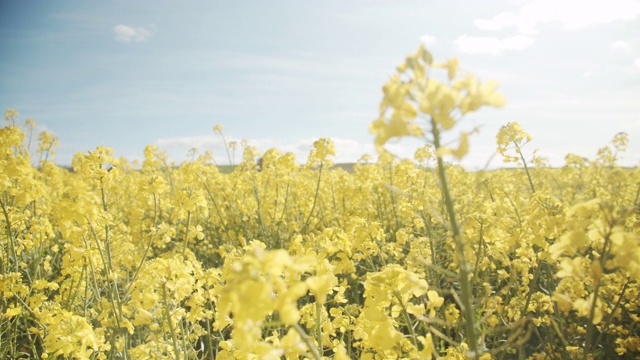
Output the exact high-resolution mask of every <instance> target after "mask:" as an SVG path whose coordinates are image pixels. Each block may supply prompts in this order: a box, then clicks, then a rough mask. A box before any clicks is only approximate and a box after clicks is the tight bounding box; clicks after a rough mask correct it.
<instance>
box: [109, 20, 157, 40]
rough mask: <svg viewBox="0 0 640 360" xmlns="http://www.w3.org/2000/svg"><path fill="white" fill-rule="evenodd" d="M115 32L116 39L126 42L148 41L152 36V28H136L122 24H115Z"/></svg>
mask: <svg viewBox="0 0 640 360" xmlns="http://www.w3.org/2000/svg"><path fill="white" fill-rule="evenodd" d="M113 32H114V33H115V35H116V40H118V41H121V42H125V43H130V42H142V41H147V40H148V39H149V38H150V37H151V29H148V28H143V27H138V28H134V27H131V26H127V25H122V24H119V25H116V26H114V27H113Z"/></svg>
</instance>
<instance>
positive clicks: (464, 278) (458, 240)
mask: <svg viewBox="0 0 640 360" xmlns="http://www.w3.org/2000/svg"><path fill="white" fill-rule="evenodd" d="M431 132H432V134H433V145H434V146H435V148H436V152H437V151H438V149H440V130H439V129H438V125H437V123H436V122H435V120H434V119H433V118H432V119H431ZM437 160H438V178H439V179H440V185H441V190H442V196H443V198H444V202H445V206H446V210H447V214H448V216H449V223H450V225H451V232H452V235H453V241H454V243H455V246H456V253H457V256H458V266H459V267H460V273H459V274H458V278H459V281H460V291H461V305H462V308H463V309H462V310H463V313H464V318H465V335H466V339H467V341H466V342H467V345H468V346H469V352H470V353H471V356H472V357H473V358H475V359H479V358H480V356H479V355H480V354H479V353H478V335H477V333H476V327H475V310H474V308H473V294H472V291H471V282H470V281H469V274H470V270H469V265H468V264H467V260H466V256H465V253H464V242H463V241H462V235H461V233H460V227H459V226H458V222H457V220H456V212H455V209H454V206H453V199H452V197H451V193H450V192H449V185H448V182H447V175H446V172H445V167H444V162H443V161H442V157H440V156H438V158H437Z"/></svg>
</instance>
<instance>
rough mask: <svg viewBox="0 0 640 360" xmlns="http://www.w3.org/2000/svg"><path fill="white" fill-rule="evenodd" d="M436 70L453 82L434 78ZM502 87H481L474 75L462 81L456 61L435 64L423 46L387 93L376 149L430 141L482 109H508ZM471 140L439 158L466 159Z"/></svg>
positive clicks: (375, 129)
mask: <svg viewBox="0 0 640 360" xmlns="http://www.w3.org/2000/svg"><path fill="white" fill-rule="evenodd" d="M432 69H443V70H446V78H447V82H442V81H440V80H439V79H438V76H437V75H438V74H434V75H436V76H432V75H431V71H432ZM497 86H498V84H497V82H495V81H488V82H486V83H480V81H478V79H477V78H476V76H475V75H473V74H462V75H461V72H460V71H459V62H458V59H456V58H453V59H451V60H448V61H446V62H433V56H432V55H431V53H429V51H427V49H425V47H424V45H421V46H420V47H419V48H418V51H416V53H415V54H412V55H410V56H408V57H407V58H406V60H405V62H404V63H402V64H401V65H400V66H398V69H397V74H395V75H393V76H392V77H391V79H389V81H387V83H386V84H384V85H383V87H382V92H383V94H384V97H383V99H382V101H381V103H380V116H379V117H378V118H377V119H376V120H374V121H373V122H372V123H371V125H370V126H369V131H370V132H371V133H372V134H373V135H375V136H376V138H375V145H376V148H377V149H378V151H379V152H382V151H384V145H385V144H386V143H387V141H389V140H390V139H392V138H398V137H405V136H412V137H417V138H421V139H425V140H426V134H427V133H428V132H433V131H434V130H436V131H446V130H450V129H452V128H453V127H454V126H455V125H456V124H457V122H458V121H459V117H460V116H462V115H464V114H468V113H470V112H474V111H476V110H478V109H479V108H480V107H482V106H495V107H501V106H504V104H505V100H504V97H503V96H502V95H500V94H499V93H497V92H496V88H497ZM434 127H437V129H434ZM467 135H468V134H467V133H462V134H461V136H460V145H459V146H458V148H457V149H450V148H446V147H442V149H441V150H438V155H439V156H444V155H453V156H455V157H456V158H458V159H461V158H462V157H464V156H465V155H466V153H467V152H468V145H469V144H468V138H467Z"/></svg>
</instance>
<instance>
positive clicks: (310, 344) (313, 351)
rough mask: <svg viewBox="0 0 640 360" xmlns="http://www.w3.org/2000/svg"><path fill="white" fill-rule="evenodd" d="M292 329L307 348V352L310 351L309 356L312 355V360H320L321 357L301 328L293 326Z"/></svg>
mask: <svg viewBox="0 0 640 360" xmlns="http://www.w3.org/2000/svg"><path fill="white" fill-rule="evenodd" d="M293 328H294V329H295V330H296V331H297V332H298V334H299V335H300V338H301V339H302V341H303V342H304V343H305V344H306V345H307V348H309V351H311V355H313V358H314V359H315V360H322V356H321V355H320V352H319V351H318V348H317V347H316V346H315V345H314V344H313V342H312V341H311V339H310V338H309V336H308V335H307V333H306V332H305V331H304V329H303V328H302V326H300V325H299V324H293Z"/></svg>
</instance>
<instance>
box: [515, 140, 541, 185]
mask: <svg viewBox="0 0 640 360" xmlns="http://www.w3.org/2000/svg"><path fill="white" fill-rule="evenodd" d="M514 144H515V145H516V149H517V151H518V154H520V159H522V163H523V164H524V170H525V171H526V172H527V178H528V179H529V186H531V192H532V193H534V192H536V188H535V186H533V180H531V174H530V173H529V167H528V166H527V162H526V161H525V159H524V155H522V150H521V149H520V146H518V144H516V143H515V142H514Z"/></svg>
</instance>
